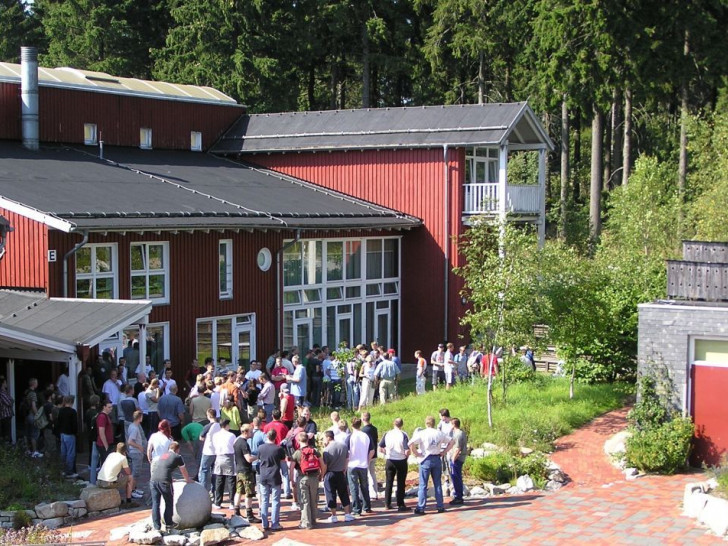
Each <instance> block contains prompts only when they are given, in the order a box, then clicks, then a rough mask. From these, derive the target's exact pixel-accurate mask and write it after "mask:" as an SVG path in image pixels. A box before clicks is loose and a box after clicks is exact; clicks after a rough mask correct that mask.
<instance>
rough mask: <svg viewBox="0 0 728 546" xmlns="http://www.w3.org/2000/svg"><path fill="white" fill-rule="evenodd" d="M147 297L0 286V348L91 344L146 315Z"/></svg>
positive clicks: (44, 348)
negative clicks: (60, 294)
mask: <svg viewBox="0 0 728 546" xmlns="http://www.w3.org/2000/svg"><path fill="white" fill-rule="evenodd" d="M151 309H152V303H151V302H150V301H146V300H144V301H125V300H86V299H64V298H47V297H46V296H44V295H37V294H24V293H19V292H13V291H10V290H0V351H2V350H40V351H43V350H48V349H54V350H61V351H68V350H69V349H70V350H74V349H75V346H76V345H89V346H93V345H96V344H98V343H99V342H100V341H101V340H103V339H105V338H107V337H109V336H110V335H111V334H114V333H116V332H118V331H119V330H120V329H121V328H123V327H125V326H128V325H129V324H132V323H136V322H139V321H140V320H142V319H143V318H144V317H146V316H147V315H149V312H150V311H151Z"/></svg>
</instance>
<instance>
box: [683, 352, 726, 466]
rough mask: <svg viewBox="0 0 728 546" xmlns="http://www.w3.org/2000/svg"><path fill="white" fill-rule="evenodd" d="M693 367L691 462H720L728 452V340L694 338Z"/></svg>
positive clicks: (691, 376) (715, 463)
mask: <svg viewBox="0 0 728 546" xmlns="http://www.w3.org/2000/svg"><path fill="white" fill-rule="evenodd" d="M694 353H695V359H694V361H693V364H692V366H691V368H690V414H691V415H692V417H693V423H695V441H694V449H693V453H692V455H691V457H690V462H691V464H693V465H696V466H699V465H701V464H702V463H706V464H709V465H717V464H719V463H720V458H721V455H722V454H724V453H727V452H728V420H726V417H725V416H726V415H727V414H728V402H726V396H725V393H726V392H728V341H726V340H700V339H698V340H695V349H694Z"/></svg>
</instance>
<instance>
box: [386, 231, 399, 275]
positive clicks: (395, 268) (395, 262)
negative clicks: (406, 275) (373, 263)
mask: <svg viewBox="0 0 728 546" xmlns="http://www.w3.org/2000/svg"><path fill="white" fill-rule="evenodd" d="M384 276H385V277H399V239H385V240H384Z"/></svg>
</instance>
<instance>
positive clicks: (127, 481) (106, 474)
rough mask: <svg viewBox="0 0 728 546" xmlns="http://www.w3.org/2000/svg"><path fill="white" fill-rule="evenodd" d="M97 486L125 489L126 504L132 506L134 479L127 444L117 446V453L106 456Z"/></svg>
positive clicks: (97, 477)
mask: <svg viewBox="0 0 728 546" xmlns="http://www.w3.org/2000/svg"><path fill="white" fill-rule="evenodd" d="M96 486H97V487H101V488H102V489H117V488H118V489H125V490H126V503H127V504H131V493H132V491H133V490H134V478H133V477H132V475H131V469H130V468H129V463H128V461H127V459H126V444H125V443H124V442H119V443H118V444H116V451H115V452H113V453H109V454H108V455H107V456H106V460H105V461H104V464H103V465H101V470H99V473H98V476H96Z"/></svg>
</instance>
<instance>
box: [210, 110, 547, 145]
mask: <svg viewBox="0 0 728 546" xmlns="http://www.w3.org/2000/svg"><path fill="white" fill-rule="evenodd" d="M506 140H508V141H509V142H511V143H520V144H543V145H545V146H548V147H550V148H552V147H553V144H552V142H551V140H550V139H549V137H548V135H547V134H546V132H545V131H544V130H543V127H542V126H541V123H540V121H539V120H538V118H537V117H536V116H535V114H534V113H533V111H532V110H531V108H530V107H529V106H528V104H527V103H525V102H518V103H507V104H506V103H491V104H469V105H456V106H422V107H417V108H413V107H408V108H371V109H362V110H329V111H321V112H288V113H281V114H253V115H246V116H243V117H241V119H240V120H238V121H237V122H236V123H235V125H233V127H232V128H231V129H230V130H229V131H228V132H227V133H226V134H225V136H224V137H223V138H222V139H221V140H220V142H218V144H217V145H216V146H215V147H214V148H213V150H212V151H213V152H214V153H233V152H243V153H246V152H247V153H255V152H285V151H316V150H342V149H357V150H359V149H367V148H408V147H409V148H422V147H436V146H437V147H439V146H443V145H445V144H447V145H449V146H467V145H476V144H478V145H487V144H492V145H499V144H502V143H503V142H505V141H506Z"/></svg>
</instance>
